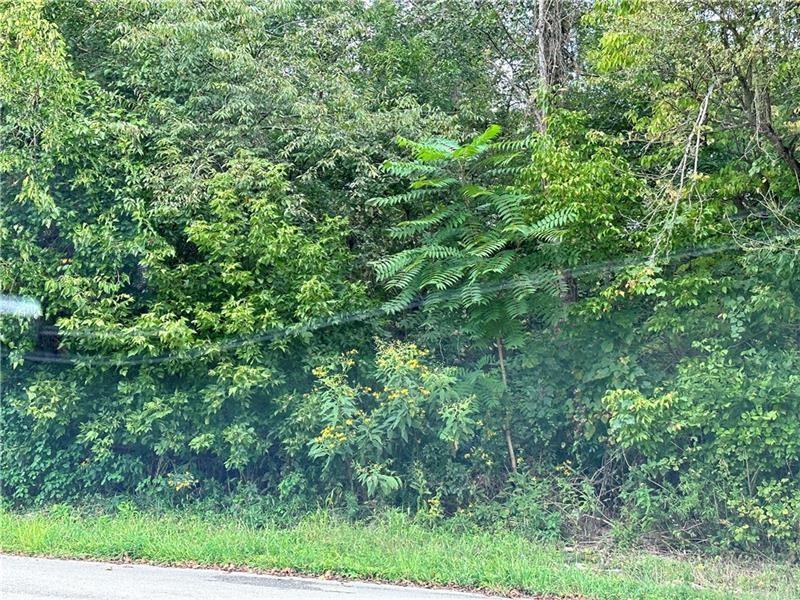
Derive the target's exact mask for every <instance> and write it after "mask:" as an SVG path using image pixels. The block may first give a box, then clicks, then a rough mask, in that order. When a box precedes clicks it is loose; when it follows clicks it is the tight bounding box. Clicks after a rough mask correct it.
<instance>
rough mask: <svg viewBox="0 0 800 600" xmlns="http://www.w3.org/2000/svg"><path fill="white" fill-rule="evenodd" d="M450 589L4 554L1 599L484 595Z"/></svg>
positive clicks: (398, 599) (471, 599)
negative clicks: (429, 588)
mask: <svg viewBox="0 0 800 600" xmlns="http://www.w3.org/2000/svg"><path fill="white" fill-rule="evenodd" d="M486 598H488V596H482V595H479V594H463V593H459V592H451V591H447V590H428V589H424V588H413V587H400V586H394V585H381V584H372V583H361V582H340V581H330V580H323V579H310V578H302V577H275V576H271V575H251V574H248V573H228V572H224V571H213V570H208V569H177V568H169V567H152V566H148V565H121V564H110V563H99V562H84V561H73V560H53V559H45V558H25V557H19V556H4V555H0V599H2V600H134V599H135V600H205V599H208V600H480V599H483V600H486Z"/></svg>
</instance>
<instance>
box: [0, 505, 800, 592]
mask: <svg viewBox="0 0 800 600" xmlns="http://www.w3.org/2000/svg"><path fill="white" fill-rule="evenodd" d="M0 550H1V551H4V552H19V553H29V554H42V555H50V556H59V557H78V558H92V559H120V558H129V559H132V560H143V561H150V562H154V563H161V564H181V563H192V564H197V565H205V566H223V565H224V566H233V567H248V568H255V569H264V570H276V569H292V570H295V571H297V572H301V573H307V574H321V573H334V574H337V575H340V576H343V577H359V578H373V579H380V580H387V581H405V582H416V583H425V584H440V585H455V586H463V587H470V588H481V589H485V590H491V591H493V592H501V593H502V592H508V591H511V590H519V591H523V592H528V593H540V594H556V595H564V596H570V595H578V594H580V595H584V596H586V597H588V598H596V599H622V598H642V599H653V600H669V599H675V600H684V599H691V598H703V599H705V598H719V599H722V598H775V599H777V598H791V597H800V587H798V581H797V580H798V577H797V575H798V573H797V571H796V570H793V569H791V568H789V567H783V568H780V569H778V568H777V567H776V568H774V569H767V568H761V569H753V570H750V569H741V568H731V567H730V566H729V565H726V564H725V563H723V562H720V561H715V562H711V563H709V564H706V565H702V564H699V563H696V562H690V561H681V560H677V559H668V558H663V557H656V556H652V555H638V556H634V555H628V556H621V555H617V556H614V557H612V558H610V559H609V558H608V557H605V559H604V560H603V561H599V560H592V557H591V555H589V554H586V553H581V554H576V553H574V552H566V551H563V550H561V549H559V548H558V547H557V546H555V545H548V544H542V543H532V542H530V541H528V540H526V539H524V538H522V537H520V536H517V535H515V534H513V533H509V532H500V533H488V532H467V533H465V532H461V533H457V532H453V531H448V530H446V529H444V528H441V527H430V526H426V525H423V524H420V523H418V522H415V521H413V520H411V519H409V518H408V517H406V516H404V515H402V514H400V513H388V514H386V515H384V516H382V517H381V518H379V519H376V520H374V521H371V522H369V523H362V524H352V523H348V522H345V521H342V520H340V519H336V518H333V517H331V516H329V515H328V514H326V513H317V514H313V515H310V516H309V517H307V518H305V519H304V520H302V521H300V522H299V524H297V525H296V526H294V527H290V528H281V527H272V526H266V527H260V528H256V527H252V526H248V525H245V524H243V523H242V522H238V521H236V520H235V519H232V518H230V517H218V518H214V517H213V516H205V517H201V516H197V515H191V514H182V513H175V514H168V515H154V514H151V513H142V512H138V511H135V510H123V511H122V512H117V513H115V514H95V515H91V514H89V515H87V514H78V513H76V512H74V511H71V510H69V509H64V508H62V509H61V510H50V511H42V512H37V513H27V514H19V513H12V512H8V511H2V512H0Z"/></svg>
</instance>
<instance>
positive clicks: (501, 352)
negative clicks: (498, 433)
mask: <svg viewBox="0 0 800 600" xmlns="http://www.w3.org/2000/svg"><path fill="white" fill-rule="evenodd" d="M497 358H498V360H499V362H500V376H501V377H502V378H503V393H504V394H505V392H506V390H507V389H508V373H506V354H505V345H504V343H503V338H501V337H499V338H497ZM503 430H504V433H505V436H506V446H507V447H508V460H509V462H510V463H511V472H512V473H516V472H517V453H516V452H515V451H514V442H513V440H512V439H511V415H510V414H508V411H506V417H505V424H504V426H503Z"/></svg>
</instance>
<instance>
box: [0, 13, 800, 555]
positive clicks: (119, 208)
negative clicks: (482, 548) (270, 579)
mask: <svg viewBox="0 0 800 600" xmlns="http://www.w3.org/2000/svg"><path fill="white" fill-rule="evenodd" d="M429 4H430V3H424V2H395V1H393V0H379V1H376V2H361V1H359V0H332V1H330V2H313V1H306V0H286V1H284V2H274V1H267V0H264V1H261V0H249V1H248V0H228V1H225V2H222V1H213V2H189V1H184V0H174V1H172V0H160V1H155V0H136V1H131V0H102V1H99V2H89V1H87V0H0V111H2V113H1V115H0V116H1V118H0V143H1V144H2V146H0V177H1V178H2V179H1V180H0V184H1V185H2V189H0V193H1V194H2V196H1V197H0V200H1V201H2V204H1V205H0V238H1V241H2V257H1V258H0V286H1V287H2V293H3V294H12V295H17V296H26V297H31V298H35V299H37V300H39V301H40V302H41V305H42V312H43V314H42V316H41V317H40V318H37V319H31V318H20V317H13V316H2V317H1V318H2V328H1V330H0V335H1V336H2V339H1V341H2V361H1V363H0V367H1V368H2V405H1V406H0V411H2V428H3V444H2V447H1V448H0V475H1V476H2V482H3V496H4V499H5V501H6V502H9V503H11V504H13V505H18V506H19V505H30V504H37V503H38V504H41V503H48V502H53V501H61V500H69V499H74V498H78V497H85V496H86V495H109V494H119V493H123V494H141V495H144V496H147V497H152V496H153V495H155V496H160V497H165V498H169V499H170V500H171V501H174V502H183V501H186V500H188V499H197V498H202V497H208V496H209V495H213V494H217V493H219V491H220V490H222V489H227V490H231V489H234V488H240V489H247V490H256V491H257V492H258V494H261V495H263V496H264V497H270V498H273V499H276V500H277V501H280V502H282V503H284V504H286V505H291V506H293V507H296V508H297V509H298V510H299V509H303V508H309V507H312V506H314V505H316V504H320V503H326V504H330V505H336V506H344V507H347V508H348V509H349V510H350V511H351V512H352V513H353V514H357V513H359V511H363V510H365V509H367V508H370V507H374V506H377V505H393V506H401V507H404V508H406V509H409V510H412V511H417V512H419V513H420V514H422V515H426V518H431V519H439V518H441V517H444V516H450V515H454V514H458V515H461V517H463V518H468V519H472V520H473V521H476V522H479V523H489V522H494V523H496V522H502V523H505V524H507V525H508V526H509V527H512V528H517V529H519V530H520V531H521V532H523V533H524V534H525V535H528V536H533V537H536V536H539V537H541V536H553V535H556V536H557V535H582V534H594V533H596V532H597V531H598V529H600V528H606V527H608V526H611V527H613V529H614V531H615V532H616V533H617V535H618V536H619V537H620V538H621V539H629V538H631V537H637V536H640V535H643V534H653V535H658V536H659V537H660V539H662V540H671V541H673V542H675V541H678V542H687V543H688V542H715V543H717V544H720V545H724V546H731V547H734V548H738V549H753V548H756V547H758V548H762V549H768V550H774V551H787V550H788V551H790V552H794V553H797V552H798V550H800V477H798V471H799V470H800V376H799V375H798V373H800V252H799V251H798V250H800V245H799V244H798V241H797V238H798V235H800V225H799V224H798V223H800V166H799V165H798V160H799V158H798V155H799V154H800V152H799V151H798V140H800V113H798V108H797V107H798V106H800V72H798V69H800V66H798V65H800V9H798V7H797V4H796V3H794V2H792V1H791V0H785V1H780V0H775V1H772V2H759V1H756V0H735V1H734V0H697V1H695V0H690V1H686V2H677V0H652V1H649V2H644V1H637V0H597V1H595V2H588V1H578V0H554V1H552V2H544V3H540V6H538V9H539V12H537V3H530V2H525V1H523V0H494V1H492V2H471V1H467V0H441V1H440V2H436V3H433V4H432V5H429ZM678 6H679V10H678V9H676V7H678ZM543 10H544V11H546V12H542V11H543ZM547 11H549V12H547ZM554 23H555V25H554Z"/></svg>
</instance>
